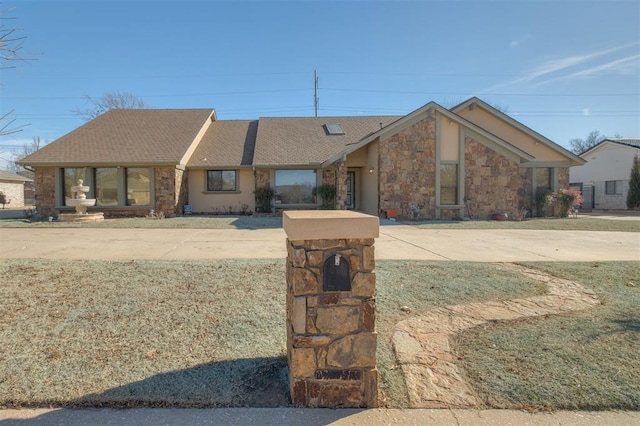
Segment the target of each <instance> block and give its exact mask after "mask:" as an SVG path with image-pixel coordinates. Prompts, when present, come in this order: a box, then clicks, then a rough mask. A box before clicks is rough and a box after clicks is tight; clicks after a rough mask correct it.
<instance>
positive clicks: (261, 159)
mask: <svg viewBox="0 0 640 426" xmlns="http://www.w3.org/2000/svg"><path fill="white" fill-rule="evenodd" d="M398 118H400V117H399V116H366V117H285V118H260V125H259V126H258V134H257V139H256V147H255V154H254V157H253V163H254V164H255V165H257V166H261V165H273V166H278V165H312V164H319V163H322V162H324V161H326V160H327V159H329V158H330V157H332V156H335V155H338V154H339V153H340V152H342V151H343V150H344V149H345V148H346V147H347V146H348V145H351V144H354V143H357V142H358V141H360V140H361V139H362V138H364V137H366V136H368V135H369V134H371V133H374V132H376V131H377V130H380V128H381V127H384V126H386V125H388V124H390V123H392V122H394V121H395V120H397V119H398ZM331 123H338V124H340V125H341V126H342V128H343V130H344V135H329V134H328V132H327V129H326V127H325V124H331Z"/></svg>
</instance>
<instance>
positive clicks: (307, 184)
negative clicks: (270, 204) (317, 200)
mask: <svg viewBox="0 0 640 426" xmlns="http://www.w3.org/2000/svg"><path fill="white" fill-rule="evenodd" d="M315 186H316V171H315V170H276V182H275V190H276V203H277V204H313V203H314V200H313V188H314V187H315Z"/></svg>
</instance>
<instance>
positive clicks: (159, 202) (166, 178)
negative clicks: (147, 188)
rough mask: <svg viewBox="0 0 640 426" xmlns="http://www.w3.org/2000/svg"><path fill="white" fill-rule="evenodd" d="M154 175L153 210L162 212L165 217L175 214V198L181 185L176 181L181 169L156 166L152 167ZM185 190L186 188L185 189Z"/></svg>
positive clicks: (178, 180)
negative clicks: (154, 200) (154, 197)
mask: <svg viewBox="0 0 640 426" xmlns="http://www.w3.org/2000/svg"><path fill="white" fill-rule="evenodd" d="M153 173H154V177H155V195H156V203H155V210H156V212H157V213H164V215H165V216H167V217H173V216H175V215H176V208H177V203H176V201H177V199H178V195H179V192H180V188H181V185H179V184H178V183H179V182H180V181H181V179H180V178H179V177H178V175H180V176H182V173H183V171H182V170H179V169H176V168H175V167H156V168H154V169H153ZM185 191H186V189H185Z"/></svg>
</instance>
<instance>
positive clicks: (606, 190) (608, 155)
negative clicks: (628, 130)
mask: <svg viewBox="0 0 640 426" xmlns="http://www.w3.org/2000/svg"><path fill="white" fill-rule="evenodd" d="M634 155H638V156H640V139H630V138H612V139H605V140H603V141H602V142H600V143H599V144H597V145H595V146H594V147H592V148H591V149H589V150H587V151H585V152H584V153H583V154H581V155H580V157H582V158H583V159H584V160H586V161H587V162H586V164H584V165H582V166H574V167H571V168H570V169H569V182H570V183H569V185H570V186H571V187H572V188H577V189H580V190H581V191H582V196H583V198H584V203H583V205H582V207H583V208H585V209H592V208H593V209H601V210H611V209H626V208H627V192H628V191H629V177H630V175H631V166H632V165H633V156H634Z"/></svg>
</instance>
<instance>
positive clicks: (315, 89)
mask: <svg viewBox="0 0 640 426" xmlns="http://www.w3.org/2000/svg"><path fill="white" fill-rule="evenodd" d="M319 105H320V99H318V71H317V70H313V108H314V110H315V112H316V117H317V116H318V106H319Z"/></svg>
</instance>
